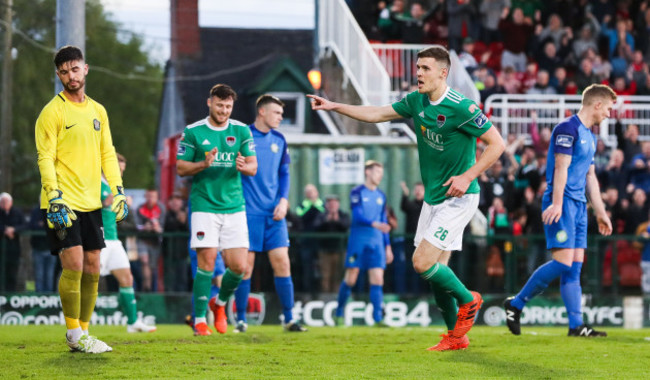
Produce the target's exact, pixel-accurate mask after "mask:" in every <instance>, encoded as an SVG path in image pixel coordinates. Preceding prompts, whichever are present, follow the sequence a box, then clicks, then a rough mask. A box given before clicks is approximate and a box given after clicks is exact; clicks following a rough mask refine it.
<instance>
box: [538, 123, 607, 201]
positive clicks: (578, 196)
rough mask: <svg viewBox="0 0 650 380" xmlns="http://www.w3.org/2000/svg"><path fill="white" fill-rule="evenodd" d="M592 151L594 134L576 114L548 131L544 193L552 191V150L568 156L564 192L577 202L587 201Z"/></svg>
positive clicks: (594, 145)
mask: <svg viewBox="0 0 650 380" xmlns="http://www.w3.org/2000/svg"><path fill="white" fill-rule="evenodd" d="M595 152H596V139H595V138H594V134H593V132H591V130H590V129H589V128H587V127H585V125H584V124H582V122H581V121H580V118H578V116H577V115H573V116H571V117H569V118H567V119H565V120H564V121H562V122H561V123H560V124H558V125H557V126H555V128H553V132H552V133H551V144H550V145H549V147H548V158H547V164H546V184H547V186H546V191H545V195H548V196H551V195H552V194H553V180H554V178H553V173H554V172H555V154H557V153H561V154H567V155H569V156H571V164H569V169H568V171H567V182H566V186H565V187H564V196H566V197H569V198H571V199H573V200H576V201H579V202H587V197H586V194H585V191H586V188H587V172H589V167H590V166H591V165H593V164H594V153H595Z"/></svg>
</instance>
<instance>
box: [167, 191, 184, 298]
mask: <svg viewBox="0 0 650 380" xmlns="http://www.w3.org/2000/svg"><path fill="white" fill-rule="evenodd" d="M163 230H164V231H165V232H171V233H189V230H190V228H189V223H188V218H187V208H186V207H185V202H184V201H183V198H182V196H181V194H179V193H174V194H172V196H171V197H170V198H169V200H168V201H167V212H166V213H165V221H164V223H163ZM162 251H163V257H164V263H165V265H164V268H165V280H166V281H165V290H166V291H171V292H187V291H189V290H190V286H189V273H190V268H189V266H188V262H187V258H188V255H189V253H188V251H187V236H168V237H165V238H163V242H162Z"/></svg>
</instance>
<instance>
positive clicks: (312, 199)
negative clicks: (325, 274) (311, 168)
mask: <svg viewBox="0 0 650 380" xmlns="http://www.w3.org/2000/svg"><path fill="white" fill-rule="evenodd" d="M304 193H305V199H304V200H303V201H302V202H301V203H300V205H299V206H298V207H297V208H296V215H297V216H298V217H299V218H300V220H301V225H302V231H303V232H314V231H316V220H317V219H318V216H319V215H320V214H322V213H323V212H325V205H324V203H323V200H322V199H320V198H319V193H318V189H317V188H316V186H314V185H313V184H311V183H309V184H307V185H306V186H305V190H304ZM315 241H316V239H314V238H310V237H306V238H303V239H301V240H300V242H299V245H300V266H301V268H302V281H301V282H302V288H303V289H302V290H303V291H305V292H309V291H312V290H314V289H315V287H314V280H315V278H316V277H317V276H316V275H317V274H318V269H317V268H316V265H315V263H314V258H315V257H316V254H317V252H316V246H317V244H316V243H315Z"/></svg>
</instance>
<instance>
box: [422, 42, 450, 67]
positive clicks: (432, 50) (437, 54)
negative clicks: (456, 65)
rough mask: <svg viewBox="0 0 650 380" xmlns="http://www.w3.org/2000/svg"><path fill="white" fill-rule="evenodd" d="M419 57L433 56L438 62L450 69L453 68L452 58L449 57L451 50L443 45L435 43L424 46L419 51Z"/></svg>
mask: <svg viewBox="0 0 650 380" xmlns="http://www.w3.org/2000/svg"><path fill="white" fill-rule="evenodd" d="M418 58H433V59H435V60H436V62H439V63H441V64H442V65H443V66H444V67H446V68H447V70H449V69H450V68H451V59H450V58H449V51H447V49H445V48H444V47H443V46H442V45H433V46H431V47H428V48H424V49H422V50H420V51H419V52H418Z"/></svg>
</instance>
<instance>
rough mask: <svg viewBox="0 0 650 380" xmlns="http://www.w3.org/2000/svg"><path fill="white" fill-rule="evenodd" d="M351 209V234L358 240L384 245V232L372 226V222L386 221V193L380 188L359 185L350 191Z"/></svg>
mask: <svg viewBox="0 0 650 380" xmlns="http://www.w3.org/2000/svg"><path fill="white" fill-rule="evenodd" d="M350 209H351V210H352V223H351V225H350V236H354V237H355V240H358V241H365V242H368V243H369V244H375V245H382V244H383V242H384V236H383V235H384V234H383V233H382V232H381V231H379V230H378V229H376V228H374V227H372V222H383V223H386V194H384V192H383V191H381V190H379V189H378V188H377V189H375V190H370V189H369V188H367V187H366V186H365V185H359V186H357V187H355V188H354V189H352V191H351V192H350Z"/></svg>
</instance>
